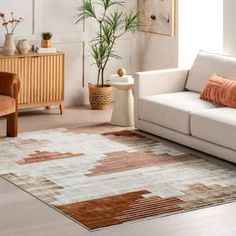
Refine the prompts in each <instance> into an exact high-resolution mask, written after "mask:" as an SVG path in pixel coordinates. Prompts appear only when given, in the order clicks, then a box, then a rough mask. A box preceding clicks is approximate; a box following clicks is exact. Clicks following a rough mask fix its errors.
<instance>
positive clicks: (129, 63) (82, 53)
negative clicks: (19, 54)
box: [0, 0, 136, 106]
mask: <svg viewBox="0 0 236 236" xmlns="http://www.w3.org/2000/svg"><path fill="white" fill-rule="evenodd" d="M80 3H81V1H78V0H20V1H19V0H7V1H4V0H0V11H1V12H6V13H10V12H14V13H15V15H16V16H21V17H23V18H24V21H23V23H22V24H21V25H19V27H18V28H17V30H16V33H15V38H16V39H17V40H18V39H22V38H27V39H29V41H30V42H31V43H32V44H39V43H40V33H41V32H42V31H51V32H52V33H53V35H54V37H53V42H54V46H55V47H57V48H58V50H60V51H63V52H65V54H66V63H65V64H66V65H65V75H66V82H65V103H66V105H67V106H68V105H77V104H86V103H88V88H87V84H88V82H95V81H96V67H94V66H91V64H92V63H93V61H92V58H91V57H90V56H89V47H88V43H89V41H90V40H91V36H92V33H91V31H92V29H93V25H92V24H89V23H88V24H86V25H85V28H84V29H83V27H82V25H74V18H73V16H74V15H75V13H76V8H77V7H78V6H79V4H80ZM134 6H136V2H135V1H133V0H126V1H125V8H126V9H129V8H131V7H134ZM132 39H133V37H131V36H126V38H123V39H122V40H121V41H120V42H119V43H118V45H117V50H118V51H119V53H120V55H121V56H122V58H123V60H121V61H114V62H113V63H110V64H109V65H108V70H107V71H106V74H107V75H109V74H112V73H115V72H116V70H117V69H118V68H119V67H124V68H126V69H127V72H128V73H134V68H135V66H134V63H135V61H134V60H133V59H132V55H133V50H134V47H133V44H132V42H131V41H132ZM3 40H4V35H3V31H2V30H0V46H1V45H2V44H3ZM83 46H84V47H83ZM83 48H84V50H83ZM83 65H84V66H83ZM83 81H84V83H83ZM83 85H84V86H85V87H83Z"/></svg>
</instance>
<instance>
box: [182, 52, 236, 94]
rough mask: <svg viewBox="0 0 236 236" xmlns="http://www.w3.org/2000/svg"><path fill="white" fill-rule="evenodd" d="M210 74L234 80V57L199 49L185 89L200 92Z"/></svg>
mask: <svg viewBox="0 0 236 236" xmlns="http://www.w3.org/2000/svg"><path fill="white" fill-rule="evenodd" d="M212 74H217V75H220V76H222V77H225V78H227V79H233V80H236V58H235V57H230V56H224V55H220V54H214V53H207V52H203V51H200V52H199V54H198V55H197V57H196V59H195V62H194V63H193V66H192V68H191V70H190V72H189V76H188V80H187V84H186V89H188V90H190V91H193V92H198V93H200V92H201V91H202V90H203V89H204V87H205V86H206V85H207V83H208V80H209V79H210V77H211V75H212Z"/></svg>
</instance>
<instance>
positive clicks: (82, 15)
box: [75, 0, 97, 24]
mask: <svg viewBox="0 0 236 236" xmlns="http://www.w3.org/2000/svg"><path fill="white" fill-rule="evenodd" d="M77 11H78V14H77V15H76V16H75V19H76V21H75V24H77V23H79V22H81V21H83V20H85V19H87V18H95V19H96V18H97V17H96V13H95V9H94V6H93V3H92V0H82V5H81V6H80V7H79V8H78V9H77Z"/></svg>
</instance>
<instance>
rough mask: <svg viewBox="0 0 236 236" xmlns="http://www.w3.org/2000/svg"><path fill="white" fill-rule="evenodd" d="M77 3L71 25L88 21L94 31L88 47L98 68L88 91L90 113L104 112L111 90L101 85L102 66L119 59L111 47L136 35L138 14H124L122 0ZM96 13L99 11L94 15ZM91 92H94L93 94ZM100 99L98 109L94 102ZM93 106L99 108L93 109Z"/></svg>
mask: <svg viewBox="0 0 236 236" xmlns="http://www.w3.org/2000/svg"><path fill="white" fill-rule="evenodd" d="M81 3H82V5H81V7H79V8H78V14H77V16H76V22H75V23H76V24H77V23H80V22H84V20H86V19H91V20H93V24H94V26H97V30H98V32H97V34H96V36H95V37H94V39H92V40H91V44H90V47H91V54H92V57H93V59H94V61H95V63H94V64H95V65H96V66H97V68H98V73H97V84H96V85H91V84H89V91H90V92H93V94H90V103H91V106H92V108H93V109H104V108H107V107H108V106H109V105H108V104H110V103H111V95H110V94H111V88H109V87H108V85H106V84H105V83H104V82H105V78H104V73H105V69H106V66H107V64H108V62H109V61H110V59H111V58H114V59H121V57H120V56H118V55H117V54H116V51H115V49H114V46H115V44H116V42H117V40H118V39H119V38H121V37H122V36H123V35H124V34H126V33H128V32H131V33H135V32H136V30H137V28H138V26H139V21H138V12H137V11H136V10H132V11H130V12H128V13H127V12H125V9H124V8H125V7H124V1H122V0H120V1H119V0H116V1H114V0H106V1H104V0H97V1H93V0H83V1H81ZM122 8H123V9H122ZM97 9H99V10H98V11H96V10H97ZM120 9H121V10H120ZM95 23H96V25H95ZM108 88H109V89H108ZM95 90H97V91H96V92H95ZM103 90H104V91H103ZM108 91H109V92H108ZM94 94H96V95H94ZM100 98H102V100H103V101H104V103H105V104H104V105H101V101H97V102H96V101H95V100H96V99H99V100H100ZM103 98H104V99H103ZM108 98H109V101H108ZM94 104H99V105H96V106H95V105H94Z"/></svg>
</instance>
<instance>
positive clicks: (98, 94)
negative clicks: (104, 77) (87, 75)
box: [88, 83, 112, 110]
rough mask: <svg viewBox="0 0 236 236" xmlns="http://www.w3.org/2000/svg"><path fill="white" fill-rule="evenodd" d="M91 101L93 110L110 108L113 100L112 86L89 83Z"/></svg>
mask: <svg viewBox="0 0 236 236" xmlns="http://www.w3.org/2000/svg"><path fill="white" fill-rule="evenodd" d="M88 86H89V102H90V104H91V107H92V109H93V110H105V109H108V108H109V107H110V105H111V101H112V87H111V86H110V85H104V87H97V85H94V84H90V83H89V85H88Z"/></svg>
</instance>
